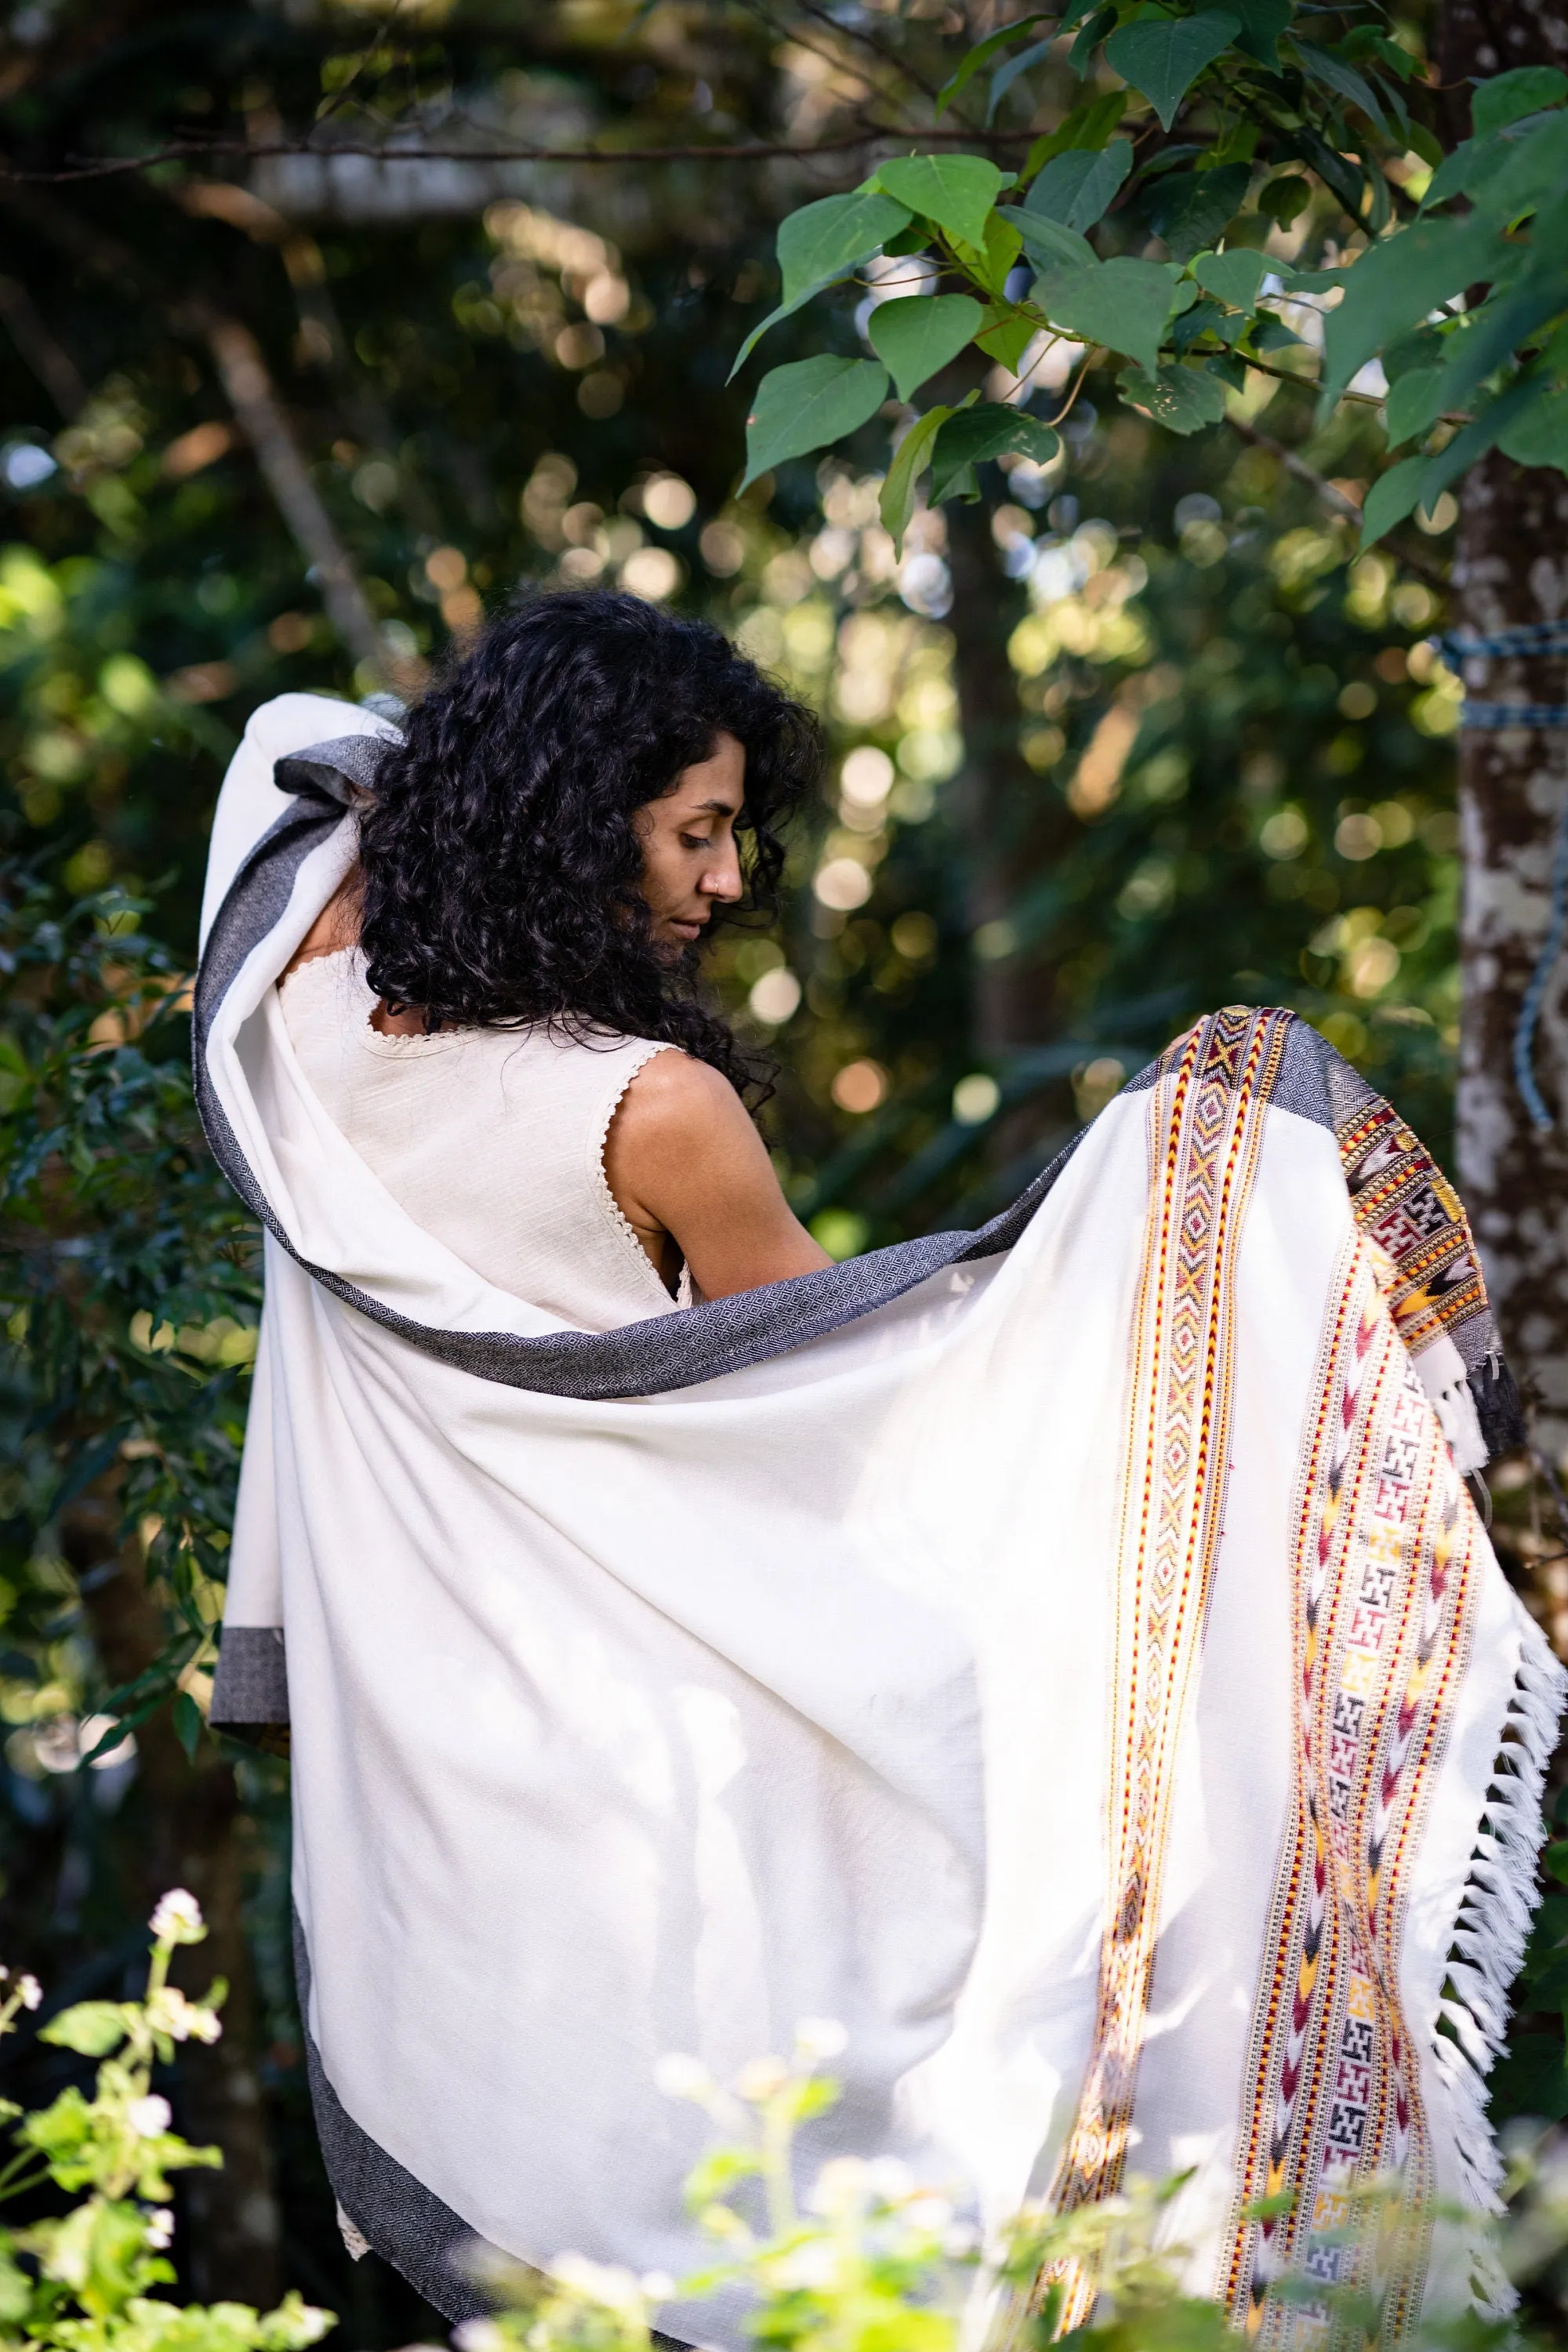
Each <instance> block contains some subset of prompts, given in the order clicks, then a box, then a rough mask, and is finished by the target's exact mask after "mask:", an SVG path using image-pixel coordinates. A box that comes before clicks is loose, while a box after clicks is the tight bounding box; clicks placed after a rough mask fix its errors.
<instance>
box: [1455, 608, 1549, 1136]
mask: <svg viewBox="0 0 1568 2352" xmlns="http://www.w3.org/2000/svg"><path fill="white" fill-rule="evenodd" d="M1432 645H1433V647H1434V649H1435V650H1436V653H1437V654H1439V655H1440V656H1442V658H1443V659H1444V660H1445V661H1446V662H1447V665H1448V667H1449V668H1450V669H1453V670H1459V668H1460V665H1461V663H1463V662H1466V661H1473V660H1481V661H1500V660H1507V659H1508V658H1510V656H1512V657H1515V658H1518V657H1520V656H1526V655H1531V654H1535V655H1542V654H1568V621H1531V622H1526V623H1525V624H1524V625H1522V626H1521V627H1520V628H1517V629H1497V630H1494V631H1493V633H1492V635H1490V636H1484V637H1483V636H1466V635H1461V634H1460V633H1459V632H1458V630H1449V631H1447V632H1446V633H1445V634H1444V635H1441V636H1437V637H1434V638H1433V639H1432ZM1461 674H1462V673H1461ZM1459 724H1460V725H1461V726H1462V727H1474V728H1484V729H1488V730H1501V729H1503V728H1505V727H1537V728H1554V727H1568V702H1487V701H1472V700H1471V698H1470V697H1469V696H1468V695H1467V696H1466V698H1465V699H1464V701H1463V703H1462V704H1461V705H1460V707H1459ZM1565 932H1568V799H1564V801H1563V813H1562V815H1561V816H1560V817H1559V818H1558V821H1557V835H1556V839H1555V842H1554V843H1553V845H1552V896H1551V903H1550V908H1549V910H1548V917H1547V924H1546V937H1545V940H1543V941H1542V949H1541V953H1540V955H1539V956H1538V957H1537V959H1536V964H1535V969H1534V971H1532V972H1531V975H1530V984H1529V986H1528V987H1527V988H1526V990H1525V992H1524V1002H1523V1003H1521V1006H1520V1008H1519V1020H1518V1022H1517V1023H1516V1024H1515V1027H1514V1033H1513V1078H1514V1084H1515V1085H1516V1086H1517V1087H1518V1088H1519V1091H1520V1096H1521V1099H1522V1101H1523V1104H1524V1108H1525V1109H1526V1110H1527V1111H1528V1113H1529V1114H1530V1123H1531V1127H1533V1128H1534V1129H1536V1131H1537V1133H1538V1134H1543V1133H1545V1131H1546V1130H1547V1129H1549V1128H1550V1127H1551V1126H1552V1113H1551V1112H1550V1111H1549V1110H1548V1109H1547V1108H1546V1105H1545V1102H1544V1101H1543V1100H1542V1093H1541V1088H1540V1087H1538V1086H1537V1084H1536V1082H1535V1065H1534V1052H1535V1032H1536V1029H1537V1027H1538V1025H1539V1024H1540V1020H1541V1008H1542V1004H1543V1003H1545V1001H1546V992H1547V989H1548V988H1549V987H1550V986H1551V983H1552V971H1554V969H1555V968H1556V963H1557V959H1558V957H1559V956H1560V955H1561V954H1562V952H1563V935H1564V933H1565Z"/></svg>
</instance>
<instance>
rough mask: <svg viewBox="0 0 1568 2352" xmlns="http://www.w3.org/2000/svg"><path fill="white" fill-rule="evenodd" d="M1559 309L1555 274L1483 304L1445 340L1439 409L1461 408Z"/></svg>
mask: <svg viewBox="0 0 1568 2352" xmlns="http://www.w3.org/2000/svg"><path fill="white" fill-rule="evenodd" d="M1562 309H1563V284H1562V280H1561V278H1559V277H1558V276H1557V275H1556V274H1555V273H1552V275H1551V276H1549V277H1548V278H1546V280H1545V282H1544V283H1542V280H1541V279H1539V278H1537V279H1533V280H1531V279H1527V280H1526V281H1525V283H1524V284H1523V285H1522V286H1516V287H1514V288H1513V289H1511V290H1510V291H1509V292H1507V293H1504V294H1500V295H1499V294H1494V295H1493V296H1492V297H1491V299H1489V301H1486V302H1482V303H1481V304H1480V305H1479V307H1478V308H1477V309H1476V310H1474V311H1472V312H1471V313H1470V315H1469V317H1468V319H1467V320H1466V321H1465V324H1464V325H1463V326H1462V327H1461V328H1459V329H1458V331H1456V332H1455V333H1453V334H1451V335H1447V336H1445V338H1444V352H1443V356H1444V362H1445V365H1444V368H1443V391H1442V398H1441V400H1440V401H1439V403H1438V405H1439V407H1442V408H1463V407H1465V406H1466V405H1467V404H1468V402H1469V399H1470V396H1471V394H1473V393H1474V391H1475V389H1476V386H1477V385H1478V384H1479V383H1484V382H1485V381H1486V379H1487V377H1488V376H1489V375H1490V374H1491V373H1492V372H1493V370H1494V369H1495V368H1499V367H1500V366H1501V365H1502V363H1503V362H1504V360H1506V359H1507V358H1508V357H1509V356H1510V353H1511V352H1514V351H1515V350H1516V349H1517V348H1518V346H1519V345H1520V344H1521V343H1522V342H1525V341H1527V340H1528V339H1529V338H1530V337H1531V335H1532V334H1533V333H1534V331H1535V330H1536V328H1537V327H1540V326H1542V325H1543V324H1544V323H1545V321H1546V320H1548V319H1552V318H1554V317H1555V316H1556V314H1557V312H1558V311H1559V310H1562Z"/></svg>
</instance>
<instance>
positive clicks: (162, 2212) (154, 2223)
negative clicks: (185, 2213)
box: [147, 2205, 174, 2252]
mask: <svg viewBox="0 0 1568 2352" xmlns="http://www.w3.org/2000/svg"><path fill="white" fill-rule="evenodd" d="M173 2242H174V2215H173V2214H172V2213H171V2212H170V2210H169V2209H168V2207H167V2206H166V2205H160V2206H159V2207H158V2208H157V2210H156V2211H155V2212H152V2213H149V2214H148V2216H147V2243H148V2244H149V2245H150V2246H153V2247H155V2248H156V2249H157V2251H158V2252H162V2251H163V2248H164V2247H165V2246H167V2245H172V2244H173Z"/></svg>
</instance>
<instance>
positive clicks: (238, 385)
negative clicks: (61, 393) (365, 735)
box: [0, 186, 386, 674]
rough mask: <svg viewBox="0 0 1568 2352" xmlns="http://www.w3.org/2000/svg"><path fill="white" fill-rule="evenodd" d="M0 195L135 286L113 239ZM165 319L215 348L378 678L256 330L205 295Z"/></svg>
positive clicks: (359, 606)
mask: <svg viewBox="0 0 1568 2352" xmlns="http://www.w3.org/2000/svg"><path fill="white" fill-rule="evenodd" d="M0 197H3V200H4V202H5V204H7V205H9V206H10V207H11V209H12V210H13V211H14V212H16V213H18V214H20V215H22V217H23V218H24V219H26V220H27V221H29V222H30V223H31V224H32V226H33V227H34V228H36V229H37V230H38V231H39V233H40V234H41V235H43V236H47V237H48V238H49V239H50V241H51V242H52V243H53V244H55V245H57V246H58V247H61V248H62V249H63V250H64V251H65V252H67V253H69V254H71V255H73V256H74V257H75V258H76V259H77V260H78V261H79V262H80V263H82V264H83V265H84V267H86V268H89V269H94V270H96V271H98V273H99V274H100V276H102V277H108V278H116V279H118V280H119V281H121V283H125V282H129V283H130V284H131V285H132V286H135V285H136V283H137V280H138V278H139V275H140V272H139V270H138V268H137V261H136V256H135V255H134V254H133V253H132V251H131V249H130V248H129V247H127V246H123V245H121V242H120V240H119V239H118V238H117V237H112V236H105V235H104V234H103V233H102V232H101V231H100V230H99V229H96V228H92V227H89V226H88V225H87V223H86V222H84V221H81V220H79V219H78V218H77V216H76V215H75V214H74V213H72V212H69V211H68V209H67V208H66V207H65V206H64V205H58V204H56V203H55V202H54V201H53V200H52V199H51V198H50V197H47V196H37V195H24V194H21V193H20V191H14V192H13V191H6V190H5V189H4V188H3V186H0ZM165 315H166V317H167V318H168V320H169V323H170V325H171V326H172V327H173V328H174V330H175V331H176V332H177V333H184V334H195V335H199V336H200V337H201V339H202V340H203V341H204V342H205V344H206V346H207V349H208V350H209V351H210V352H211V353H212V356H213V361H214V363H215V365H216V369H217V373H218V377H219V380H220V382H221V383H222V384H223V388H224V391H225V392H226V394H227V395H228V401H229V405H230V407H231V408H232V409H233V411H234V414H235V416H236V418H237V421H238V424H239V426H240V429H241V430H242V432H243V433H244V434H245V436H246V438H247V440H248V442H249V443H250V446H251V447H252V448H253V449H254V450H255V452H256V461H257V464H258V466H259V467H260V469H261V475H262V478H263V480H264V481H265V482H266V484H267V487H268V490H270V492H271V494H272V498H273V501H274V503H275V505H276V506H277V508H278V510H279V514H280V515H281V517H282V519H283V521H284V523H285V524H286V526H287V528H288V530H289V534H290V536H291V537H292V539H293V541H294V544H295V546H296V547H297V548H298V549H299V551H300V554H301V555H302V556H303V557H304V559H305V562H306V565H307V567H308V568H309V570H310V573H311V575H312V577H313V579H314V581H315V583H316V584H317V585H318V586H319V587H320V589H321V599H322V602H323V603H324V604H325V605H326V608H327V613H328V615H329V617H330V618H331V623H332V626H333V627H334V628H335V629H336V631H337V633H338V635H339V636H340V638H341V639H342V643H343V645H344V646H345V647H346V649H347V650H348V652H349V653H350V654H352V655H353V658H354V660H355V661H356V662H367V663H371V664H374V667H375V669H376V671H377V672H378V674H384V672H385V669H386V655H385V651H384V647H383V646H382V642H381V632H380V630H379V629H378V628H377V626H376V624H375V616H374V614H373V613H372V612H371V609H370V606H369V604H368V603H367V602H366V599H365V593H364V590H363V587H362V586H361V584H360V579H359V574H358V573H357V572H356V571H355V570H354V566H353V558H352V556H351V555H350V554H349V551H348V550H347V548H346V547H344V545H343V543H342V540H341V539H340V538H339V537H338V533H337V530H336V527H335V526H334V524H333V522H332V519H331V515H330V514H329V513H328V512H327V509H326V508H325V507H324V506H323V505H322V503H321V495H320V493H319V492H318V490H317V488H316V486H315V484H314V483H313V482H312V481H311V479H310V469H309V467H307V465H306V463H305V459H304V457H303V455H302V454H301V452H300V446H299V444H298V443H297V442H296V440H295V438H294V436H293V432H292V430H291V429H290V427H289V420H288V418H287V417H286V415H284V412H283V405H282V403H281V402H280V401H279V397H278V394H277V391H276V389H275V387H274V385H273V383H272V379H271V376H270V375H269V374H268V369H267V363H266V362H265V360H264V359H263V358H262V355H261V349H260V346H259V344H258V342H257V341H256V338H255V336H254V335H253V334H252V333H251V331H250V330H249V328H248V327H246V326H242V325H241V324H240V322H239V321H238V320H237V319H230V318H226V316H225V315H224V314H223V312H222V311H220V310H218V309H217V308H216V306H215V305H214V304H213V303H211V302H209V301H207V300H206V299H205V297H203V296H201V295H189V296H186V297H185V298H184V300H182V301H179V302H177V303H173V304H170V305H169V306H168V307H167V309H166V311H165Z"/></svg>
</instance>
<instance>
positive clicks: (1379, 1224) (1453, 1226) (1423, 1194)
mask: <svg viewBox="0 0 1568 2352" xmlns="http://www.w3.org/2000/svg"><path fill="white" fill-rule="evenodd" d="M1335 1136H1336V1140H1337V1141H1338V1143H1339V1147H1340V1160H1341V1163H1342V1166H1343V1168H1344V1171H1345V1182H1346V1184H1347V1185H1348V1186H1349V1188H1350V1195H1351V1206H1352V1210H1353V1211H1354V1213H1355V1221H1356V1223H1357V1224H1358V1225H1359V1226H1360V1228H1361V1230H1362V1232H1363V1234H1366V1235H1367V1236H1368V1238H1369V1239H1370V1240H1372V1241H1374V1242H1375V1243H1376V1244H1377V1245H1378V1247H1379V1248H1380V1249H1381V1250H1383V1251H1384V1253H1385V1255H1387V1256H1388V1257H1389V1259H1390V1260H1391V1261H1392V1263H1393V1266H1394V1283H1393V1286H1392V1289H1391V1290H1390V1293H1389V1301H1388V1303H1389V1311H1390V1312H1391V1314H1392V1315H1393V1317H1394V1328H1395V1329H1396V1330H1397V1331H1398V1333H1399V1336H1400V1338H1401V1339H1403V1340H1404V1342H1405V1346H1406V1348H1407V1349H1409V1350H1410V1353H1411V1354H1412V1355H1413V1356H1418V1355H1419V1354H1420V1353H1421V1350H1422V1349H1423V1348H1429V1347H1430V1346H1431V1344H1432V1342H1433V1340H1434V1339H1437V1338H1438V1337H1439V1336H1440V1335H1442V1334H1443V1333H1445V1332H1446V1333H1447V1335H1448V1336H1449V1338H1452V1337H1453V1335H1454V1333H1455V1331H1456V1330H1457V1328H1458V1326H1459V1325H1460V1324H1462V1323H1468V1322H1471V1321H1472V1320H1473V1319H1474V1318H1476V1317H1478V1316H1486V1317H1487V1318H1488V1321H1489V1320H1490V1317H1489V1307H1488V1305H1487V1294H1486V1286H1485V1284H1484V1283H1483V1281H1482V1279H1481V1269H1480V1265H1479V1260H1478V1258H1477V1256H1476V1248H1475V1244H1474V1242H1473V1241H1472V1240H1471V1238H1470V1228H1469V1225H1468V1222H1467V1220H1466V1216H1465V1212H1464V1210H1463V1208H1462V1207H1461V1206H1460V1204H1459V1199H1458V1194H1457V1193H1456V1192H1455V1191H1454V1188H1453V1186H1452V1185H1451V1184H1450V1183H1449V1182H1448V1181H1447V1177H1446V1176H1444V1174H1443V1172H1442V1171H1441V1170H1440V1169H1439V1168H1438V1167H1437V1165H1436V1162H1435V1161H1434V1160H1433V1159H1432V1157H1431V1154H1430V1153H1429V1152H1428V1151H1427V1150H1426V1146H1425V1145H1424V1144H1423V1143H1422V1142H1421V1140H1420V1139H1419V1137H1418V1136H1416V1135H1415V1134H1413V1133H1412V1131H1411V1129H1409V1128H1407V1127H1406V1126H1405V1123H1404V1121H1403V1120H1402V1119H1401V1118H1400V1117H1399V1115H1398V1113H1397V1112H1396V1111H1395V1110H1394V1108H1393V1106H1392V1105H1391V1104H1389V1103H1385V1102H1384V1099H1383V1097H1382V1096H1381V1095H1374V1094H1372V1093H1371V1092H1370V1091H1369V1093H1368V1096H1367V1098H1366V1100H1365V1101H1364V1102H1363V1104H1362V1105H1361V1106H1360V1107H1359V1108H1358V1109H1357V1110H1356V1111H1355V1113H1354V1114H1353V1115H1352V1117H1351V1118H1347V1119H1344V1120H1342V1122H1341V1124H1340V1126H1339V1127H1338V1128H1337V1129H1336V1130H1335ZM1490 1344H1492V1345H1495V1340H1494V1341H1491V1343H1490ZM1483 1352H1486V1351H1484V1350H1483ZM1466 1360H1467V1361H1472V1360H1473V1359H1472V1358H1471V1357H1470V1356H1469V1354H1468V1352H1467V1359H1466Z"/></svg>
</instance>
